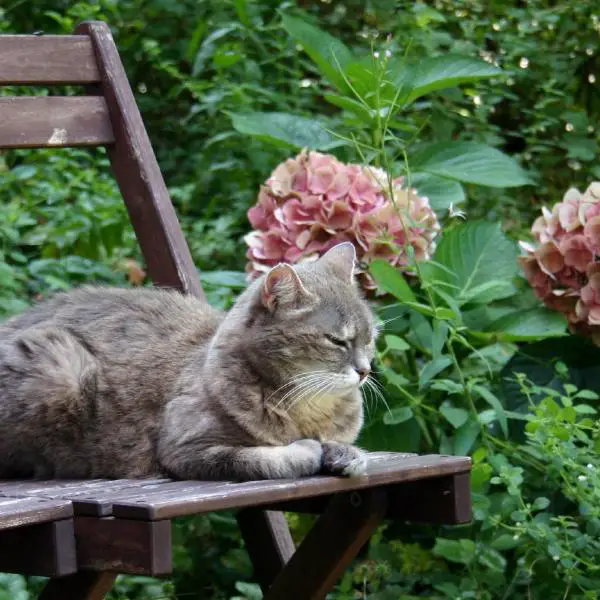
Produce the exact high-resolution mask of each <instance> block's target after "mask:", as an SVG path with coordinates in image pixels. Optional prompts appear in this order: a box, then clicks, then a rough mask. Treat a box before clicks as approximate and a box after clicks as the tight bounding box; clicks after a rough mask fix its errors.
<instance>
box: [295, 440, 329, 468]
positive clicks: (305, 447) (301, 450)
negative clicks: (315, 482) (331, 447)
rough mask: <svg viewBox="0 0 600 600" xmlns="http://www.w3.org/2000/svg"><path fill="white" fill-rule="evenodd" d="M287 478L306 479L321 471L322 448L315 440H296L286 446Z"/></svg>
mask: <svg viewBox="0 0 600 600" xmlns="http://www.w3.org/2000/svg"><path fill="white" fill-rule="evenodd" d="M287 450H288V463H287V469H288V470H289V474H288V475H287V476H288V477H306V476H307V475H316V474H317V473H319V472H320V471H321V464H322V462H323V448H322V446H321V443H320V442H317V441H316V440H309V439H306V440H298V441H296V442H292V443H291V444H290V445H289V446H287Z"/></svg>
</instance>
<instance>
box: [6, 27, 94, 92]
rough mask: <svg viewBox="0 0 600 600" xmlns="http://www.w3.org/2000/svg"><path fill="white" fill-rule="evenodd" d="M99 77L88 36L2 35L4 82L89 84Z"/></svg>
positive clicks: (10, 83) (9, 83)
mask: <svg viewBox="0 0 600 600" xmlns="http://www.w3.org/2000/svg"><path fill="white" fill-rule="evenodd" d="M99 80H100V74H99V71H98V66H97V65H96V57H95V55H94V49H93V47H92V43H91V40H90V38H89V37H88V36H85V35H42V36H37V35H3V36H0V85H13V84H14V85H19V84H36V85H45V84H89V83H96V82H98V81H99Z"/></svg>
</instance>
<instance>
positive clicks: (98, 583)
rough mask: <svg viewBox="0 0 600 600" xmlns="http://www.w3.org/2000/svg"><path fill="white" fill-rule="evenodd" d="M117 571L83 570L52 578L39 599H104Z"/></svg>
mask: <svg viewBox="0 0 600 600" xmlns="http://www.w3.org/2000/svg"><path fill="white" fill-rule="evenodd" d="M116 578H117V573H93V572H88V571H81V572H80V573H75V574H74V575H69V576H68V577H60V578H58V579H51V580H50V581H49V582H48V583H47V584H46V587H45V588H44V589H43V590H42V593H41V594H40V595H39V596H38V600H102V599H103V598H104V596H106V594H108V592H110V589H111V588H112V586H113V583H114V582H115V579H116Z"/></svg>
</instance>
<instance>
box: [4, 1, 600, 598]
mask: <svg viewBox="0 0 600 600" xmlns="http://www.w3.org/2000/svg"><path fill="white" fill-rule="evenodd" d="M281 11H283V12H285V13H286V14H289V15H296V16H301V17H302V18H303V19H304V20H307V21H309V22H311V23H313V24H315V25H317V24H318V25H319V26H320V27H321V28H323V29H324V30H326V31H327V32H328V33H329V34H330V35H332V36H334V37H335V38H337V39H339V40H342V41H343V42H344V43H345V44H346V45H347V46H348V47H349V48H351V49H352V50H353V51H354V52H355V53H356V54H357V55H362V56H368V55H370V53H371V52H372V50H373V49H378V48H383V47H386V48H389V49H390V51H391V52H392V55H393V56H394V57H396V56H402V55H403V54H404V52H405V51H407V49H409V50H410V51H409V55H410V56H412V57H415V58H416V59H420V58H423V57H432V56H433V57H435V56H445V55H447V54H448V53H450V52H451V53H454V54H461V55H464V56H468V57H473V58H476V57H478V58H480V59H483V60H485V61H486V62H487V63H488V64H491V65H494V64H497V65H498V66H499V67H500V68H502V70H503V74H502V75H501V76H499V77H495V78H492V79H489V78H484V79H480V80H477V81H473V82H470V83H467V84H464V85H462V86H461V87H460V88H459V87H454V88H448V89H445V90H442V91H440V92H437V93H434V94H429V95H427V96H425V97H423V98H420V99H419V101H418V102H415V103H414V104H412V105H411V106H410V107H409V108H407V110H404V111H403V112H402V113H401V115H400V116H399V118H398V129H397V130H395V135H396V136H397V137H398V139H400V140H401V141H402V140H404V141H405V140H406V139H408V138H413V137H415V134H416V141H417V143H422V144H424V143H437V142H476V143H481V144H487V145H490V146H493V147H495V148H498V149H501V150H503V151H504V152H506V153H507V154H509V155H510V156H512V157H513V158H514V159H515V160H516V161H518V163H520V164H521V165H522V167H523V168H525V169H526V171H527V173H528V175H529V177H530V178H531V179H532V181H533V185H528V186H523V187H509V186H510V185H511V184H510V182H506V181H505V182H504V186H506V187H494V188H490V187H482V186H475V185H474V184H473V183H472V182H469V181H461V182H457V181H454V182H452V184H450V183H446V185H445V186H442V188H441V189H438V190H437V194H435V193H434V194H431V195H432V200H434V201H435V202H434V203H435V205H436V207H437V208H438V210H439V214H440V216H442V217H444V223H445V231H444V238H443V239H444V240H445V241H443V242H442V243H441V245H440V250H438V253H437V254H436V260H437V261H439V262H440V263H441V264H442V265H444V266H445V267H447V268H449V269H450V270H451V271H452V272H454V273H455V275H454V276H453V277H461V268H463V267H461V265H462V263H463V259H464V257H465V256H470V257H471V258H473V259H474V260H476V259H478V258H481V256H483V257H484V258H485V261H484V263H483V264H484V265H486V269H485V270H483V271H482V272H481V278H480V280H479V284H481V285H484V286H487V287H484V288H483V289H484V292H482V291H481V288H480V289H479V290H478V293H479V296H477V294H475V295H471V296H468V297H466V296H465V297H460V298H458V297H454V305H455V306H454V307H453V306H452V305H451V303H449V302H448V300H447V299H446V300H444V298H443V297H442V296H441V295H440V294H439V292H440V291H443V290H442V289H441V288H440V287H439V282H440V277H441V275H440V273H439V272H438V273H436V272H435V269H430V270H429V271H428V270H427V269H426V268H425V269H424V270H423V272H420V273H417V274H416V275H417V277H416V280H417V282H418V285H416V286H413V289H414V290H415V291H414V294H413V296H411V297H408V296H406V291H405V288H404V287H403V286H402V283H401V282H398V280H397V279H394V276H393V275H392V274H390V273H386V271H385V268H384V267H381V272H379V273H376V272H374V276H376V279H377V280H378V282H379V283H380V285H381V286H382V288H383V289H388V290H389V291H392V292H393V293H395V295H396V296H397V297H396V300H395V301H390V302H387V306H385V304H386V302H384V303H383V304H384V306H382V307H381V310H382V318H385V319H393V321H390V326H389V327H387V328H386V336H385V337H384V338H383V339H382V344H381V348H380V365H381V370H382V371H383V373H382V374H381V383H382V385H384V386H385V393H386V398H387V402H388V404H389V405H390V409H389V410H388V409H386V407H385V406H382V405H381V404H378V405H377V406H376V408H375V409H374V410H373V412H372V415H371V418H370V422H369V427H367V429H366V430H365V435H364V439H363V443H364V444H365V445H367V446H369V447H372V448H374V447H378V446H381V445H383V446H384V447H385V448H389V449H395V450H409V451H420V452H427V451H430V452H447V453H457V454H459V453H471V454H473V457H474V462H475V468H474V474H473V488H474V492H475V496H474V501H475V520H474V522H473V524H472V525H470V526H466V527H462V528H454V529H448V530H444V529H440V528H435V529H434V528H427V527H416V526H410V527H409V526H404V525H394V526H393V527H390V528H388V529H386V530H385V531H382V532H381V533H380V534H379V535H378V536H377V537H376V539H375V540H374V542H373V543H372V544H371V547H370V549H369V550H368V552H367V551H366V552H365V553H364V554H363V556H362V558H361V560H360V561H358V562H357V564H356V566H355V568H354V569H353V570H352V572H350V573H348V574H347V576H346V578H345V579H344V581H343V582H342V584H341V585H340V587H339V589H338V590H337V592H336V593H335V595H334V596H333V597H335V598H339V599H342V598H343V599H346V598H366V597H369V598H380V599H386V598H390V599H392V598H393V599H397V598H414V597H429V598H498V599H500V598H507V597H509V596H513V597H518V598H521V597H522V598H539V597H542V596H544V597H546V598H568V597H573V598H576V597H586V598H595V597H596V595H597V592H596V591H595V590H598V589H600V580H599V578H598V575H597V567H595V565H598V564H600V550H599V549H598V547H597V534H598V527H599V525H598V514H597V512H598V505H599V498H598V491H597V490H598V485H597V484H598V482H597V478H596V476H595V475H594V474H595V469H596V467H597V466H598V459H597V455H598V452H597V439H598V431H597V425H596V424H595V417H594V415H595V408H594V406H595V403H596V400H597V396H596V393H595V392H596V391H598V390H599V389H600V380H599V378H598V376H597V375H596V374H595V372H596V365H597V364H598V358H599V356H598V352H597V351H595V350H594V349H593V348H589V347H588V346H587V345H585V343H584V342H582V341H580V340H578V339H576V338H572V337H569V338H561V339H560V340H554V339H553V337H552V336H555V335H560V334H562V332H563V331H564V324H562V323H560V322H557V321H556V320H553V319H552V317H551V316H549V315H547V314H541V313H539V312H535V311H536V310H538V309H537V305H536V303H535V301H534V300H533V299H532V298H531V297H530V295H528V293H527V290H526V288H525V286H524V284H523V281H522V280H521V279H520V278H519V277H518V276H517V269H516V266H515V263H514V259H515V257H516V249H515V246H514V240H516V239H519V238H520V237H523V236H524V235H526V232H527V230H528V228H529V224H530V222H531V220H532V218H533V216H534V215H535V213H536V212H537V211H538V210H539V208H540V206H541V205H542V204H546V205H551V204H553V203H554V202H557V201H559V200H560V199H561V198H562V194H563V193H564V191H565V190H566V188H567V187H569V186H570V185H576V186H578V187H580V188H584V187H585V186H586V185H587V183H588V182H589V181H591V180H593V179H594V178H596V179H598V178H600V167H599V166H598V163H597V160H596V158H597V144H598V139H599V132H598V129H597V123H598V113H599V111H600V95H599V91H598V90H599V87H598V83H597V82H596V77H600V72H599V69H598V67H599V66H600V65H599V62H600V53H599V50H598V34H599V32H600V18H599V15H598V12H597V7H595V3H594V2H592V1H591V0H587V1H585V0H582V1H581V2H578V3H556V2H553V1H550V0H547V1H542V0H533V1H526V2H516V1H515V2H504V1H497V2H496V1H491V2H477V1H473V0H456V1H445V0H437V1H435V2H416V3H415V2H390V1H388V0H371V1H369V2H364V1H359V0H348V1H346V2H338V1H337V0H328V1H313V0H299V1H298V3H297V4H295V3H293V2H280V1H275V0H271V1H267V0H263V1H260V2H259V1H252V0H226V1H217V0H213V1H197V0H178V1H177V2H173V1H170V0H120V1H119V2H117V1H116V0H113V1H111V0H98V1H96V2H93V1H88V2H71V1H67V0H36V1H35V2H32V1H22V0H8V2H7V3H3V7H2V8H0V32H11V33H31V32H33V31H40V30H42V31H44V32H47V33H66V32H69V31H70V30H71V29H72V28H73V27H74V25H75V24H76V23H77V22H79V21H81V20H84V19H90V18H98V19H103V20H106V21H107V22H109V23H110V24H111V27H112V28H113V31H114V33H115V37H116V39H117V43H118V46H119V49H120V51H121V54H122V58H123V61H124V63H125V68H126V70H127V73H128V75H129V78H130V81H131V83H132V86H133V87H134V90H135V92H136V97H137V100H138V103H139V105H140V108H141V111H142V114H143V116H144V120H145V122H146V125H147V128H148V130H149V133H150V137H151V139H152V142H153V145H154V147H155V149H156V152H157V155H158V159H159V162H160V165H161V168H162V170H163V173H164V175H165V179H166V180H167V183H168V185H169V188H170V191H171V194H172V197H173V200H174V202H175V204H176V208H177V211H178V214H179V215H180V218H181V220H182V223H183V226H184V229H185V232H186V235H187V238H188V240H189V243H190V246H191V249H192V253H193V256H194V259H195V261H196V264H197V266H198V268H199V269H200V270H201V272H202V274H203V280H204V282H205V284H206V286H207V288H208V292H209V297H210V299H211V302H213V303H215V304H218V305H220V306H223V307H227V306H228V305H229V304H230V302H231V301H232V299H233V298H234V297H235V294H236V293H237V292H238V291H239V290H240V289H242V288H243V286H244V276H243V274H242V271H243V268H244V263H245V258H244V254H245V248H244V245H243V243H242V241H241V238H242V236H243V234H244V233H245V232H246V231H247V230H248V223H247V220H246V217H245V213H246V210H247V209H248V208H249V207H250V206H251V205H252V204H253V202H254V201H255V197H256V193H257V190H258V187H259V185H260V183H261V182H263V181H264V180H265V178H266V177H267V176H268V175H269V173H270V172H271V170H272V169H273V168H274V166H275V165H276V164H277V163H279V162H280V161H281V160H283V159H285V158H287V157H288V156H289V155H290V153H291V152H293V151H295V146H296V144H295V143H285V142H284V143H281V140H277V139H276V140H273V138H272V137H270V136H269V135H264V134H262V135H261V134H260V132H259V134H258V135H257V134H256V131H253V133H254V135H247V134H248V133H252V132H251V131H250V129H252V128H251V127H248V124H247V122H246V125H245V126H244V125H243V124H240V118H239V115H248V114H249V113H257V112H278V113H286V114H293V115H300V116H303V117H306V118H309V119H315V118H318V119H321V120H324V121H326V122H327V123H328V125H329V126H330V127H331V128H333V129H334V130H335V131H336V132H339V133H340V134H343V135H345V136H346V137H348V136H349V135H350V134H351V133H353V134H354V133H356V135H357V136H360V135H365V136H367V137H368V136H369V135H370V134H371V133H372V132H373V131H374V126H373V124H372V123H371V122H370V121H369V120H368V119H367V118H365V117H364V116H363V117H361V116H360V115H358V116H357V115H356V114H354V113H352V111H348V110H340V108H338V107H337V106H336V105H334V104H332V103H331V102H328V101H327V100H326V96H328V95H330V94H331V93H332V86H331V83H330V81H328V78H327V77H326V76H324V74H323V73H322V70H320V69H319V68H318V67H317V66H315V63H314V62H313V61H311V60H310V58H309V57H308V56H307V54H306V53H305V52H304V51H303V49H302V46H301V45H299V43H298V41H297V39H294V38H293V36H291V35H290V34H289V31H288V30H286V29H285V28H284V27H283V24H282V18H281V14H282V13H281ZM388 35H391V41H390V42H386V41H385V40H386V38H387V36H388ZM386 44H387V45H386ZM24 91H25V90H14V89H13V90H10V89H6V88H5V89H3V90H1V91H0V93H2V94H8V95H10V94H13V93H15V92H19V93H21V92H24ZM28 93H30V92H28ZM41 93H48V92H47V91H45V90H42V91H41ZM236 115H238V117H237V120H236ZM234 125H235V127H234ZM236 127H237V128H236ZM240 130H241V131H240ZM263 133H264V132H263ZM274 141H275V143H274ZM392 143H395V142H392ZM417 149H418V147H417ZM334 152H335V153H336V154H337V155H338V156H339V157H340V158H341V159H348V160H358V157H357V156H356V152H355V151H354V149H353V147H352V146H351V145H346V146H340V147H338V148H335V149H334ZM371 158H373V159H374V160H378V159H380V158H381V156H378V155H373V156H372V157H371ZM408 158H409V164H410V160H411V153H410V151H409V152H408ZM451 201H452V202H454V203H455V204H459V205H460V207H461V208H463V209H464V210H465V211H466V213H467V216H468V222H467V223H466V224H461V223H460V222H458V221H457V220H455V219H454V220H453V219H449V218H448V214H447V210H446V209H447V208H448V205H449V203H450V202H451ZM493 224H496V225H493ZM497 224H501V226H502V231H501V230H500V228H498V227H497ZM490 236H492V238H493V239H494V240H495V244H496V245H495V246H493V247H492V250H494V248H497V247H498V246H502V247H504V248H506V252H505V253H504V256H503V257H502V256H498V253H497V252H493V251H492V252H491V253H489V252H488V255H486V254H485V248H483V246H482V243H481V242H482V240H484V239H489V238H490ZM467 242H469V243H470V244H471V245H470V246H468V247H467V245H466V244H467ZM503 245H505V246H503ZM469 252H471V254H469ZM511 261H512V262H511ZM478 264H479V263H478ZM140 268H141V259H140V256H139V253H138V250H137V248H136V244H135V239H134V236H133V233H132V231H131V228H130V226H129V224H128V221H127V216H126V212H125V209H124V207H123V205H122V201H121V199H120V196H119V193H118V190H117V188H116V185H115V183H114V181H113V180H112V178H111V176H110V173H109V169H108V163H107V160H106V157H105V156H104V154H103V153H102V152H96V153H89V152H84V151H79V150H66V151H60V152H50V151H31V152H29V151H28V152H23V151H19V152H6V153H2V154H0V316H6V315H9V314H11V313H14V312H18V311H19V310H22V309H23V308H24V307H25V306H26V305H27V304H28V303H30V302H32V301H35V300H37V299H39V298H40V297H43V296H45V295H47V294H49V293H51V292H53V291H55V290H59V289H66V288H69V287H71V286H73V285H78V284H81V283H83V282H90V281H93V282H98V283H105V284H110V285H125V284H139V283H141V282H142V280H143V272H141V271H140ZM498 269H500V270H502V269H504V271H503V273H504V275H505V277H506V278H507V279H508V280H511V281H512V282H513V283H512V285H513V288H511V293H510V294H508V293H506V290H504V292H502V293H499V292H498V289H499V288H498V286H497V284H495V283H494V272H496V271H498ZM463 270H464V268H463ZM467 275H468V273H467ZM452 282H454V283H452ZM447 283H448V282H447ZM450 283H451V285H453V284H455V283H456V281H455V279H452V280H451V282H450ZM424 284H425V285H424ZM398 286H400V287H398ZM436 286H438V287H437V288H436ZM494 286H496V287H494ZM490 290H492V292H490ZM494 290H495V291H494ZM463 291H464V290H463ZM467 291H469V290H467ZM470 291H471V292H472V291H473V290H470ZM411 293H412V292H411ZM490 293H491V295H490ZM502 294H504V295H502ZM451 300H452V299H451ZM413 301H414V302H416V303H417V304H419V305H421V308H420V309H418V310H417V309H415V308H414V307H409V306H407V305H406V302H413ZM423 307H425V308H423ZM439 309H447V310H450V313H448V312H445V313H444V312H440V310H439ZM524 311H527V313H526V314H527V315H528V316H529V317H530V318H529V319H524V318H523V314H525V312H524ZM532 311H533V312H532ZM502 319H504V321H502ZM511 319H512V321H511ZM515 320H516V321H517V323H515ZM499 322H500V324H498V323H499ZM494 323H495V324H496V325H494ZM523 323H525V328H524V327H523ZM520 373H522V374H523V375H519V374H520ZM574 385H575V387H573V386H574ZM525 424H526V428H525V429H526V431H524V425H525ZM582 477H583V479H581V478H582ZM291 522H292V525H293V526H294V531H295V533H296V534H297V535H298V536H299V537H300V536H301V535H302V532H303V531H304V530H305V528H306V523H305V522H304V521H303V520H302V519H298V518H297V517H291ZM176 542H177V543H176V549H175V561H176V572H175V575H174V577H173V580H172V582H166V583H164V582H156V581H152V580H145V579H143V578H123V579H122V580H121V581H120V583H119V586H118V588H117V589H116V590H115V592H114V595H115V597H121V598H158V597H186V598H187V597H190V598H192V597H197V598H209V599H213V598H214V599H217V598H218V599H221V598H232V597H235V596H236V595H237V596H239V597H247V598H250V599H252V598H256V597H259V596H258V592H257V590H256V587H255V586H253V585H252V584H251V579H250V577H251V575H250V569H249V564H248V560H247V557H246V555H245V553H244V551H243V548H242V543H241V541H240V539H239V536H238V533H237V528H236V525H235V520H234V519H233V517H232V516H231V515H210V516H206V517H199V518H196V519H190V520H184V521H182V522H181V523H178V525H177V528H176ZM244 582H246V583H244ZM39 585H40V582H39V581H37V580H27V581H26V580H24V579H23V578H21V577H18V576H10V575H7V576H2V578H0V598H4V597H5V598H19V599H21V598H23V599H26V598H29V597H31V596H30V594H31V593H32V590H35V589H36V588H37V587H39Z"/></svg>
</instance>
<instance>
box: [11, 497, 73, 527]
mask: <svg viewBox="0 0 600 600" xmlns="http://www.w3.org/2000/svg"><path fill="white" fill-rule="evenodd" d="M72 516H73V508H72V505H71V503H70V502H69V501H68V500H46V499H45V498H0V530H3V529H10V528H12V527H23V526H24V525H33V524H35V523H47V522H48V521H58V520H60V519H68V518H70V517H72Z"/></svg>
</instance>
